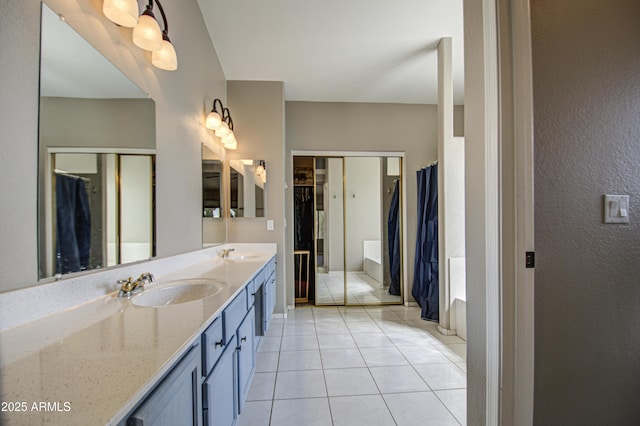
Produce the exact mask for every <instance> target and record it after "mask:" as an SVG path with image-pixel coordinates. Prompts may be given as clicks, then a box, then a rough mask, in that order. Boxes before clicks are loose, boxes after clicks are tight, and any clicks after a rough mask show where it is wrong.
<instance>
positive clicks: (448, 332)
mask: <svg viewBox="0 0 640 426" xmlns="http://www.w3.org/2000/svg"><path fill="white" fill-rule="evenodd" d="M438 331H439V332H440V334H442V335H443V336H455V335H456V334H457V333H456V331H455V330H450V329H448V328H443V327H440V324H438Z"/></svg>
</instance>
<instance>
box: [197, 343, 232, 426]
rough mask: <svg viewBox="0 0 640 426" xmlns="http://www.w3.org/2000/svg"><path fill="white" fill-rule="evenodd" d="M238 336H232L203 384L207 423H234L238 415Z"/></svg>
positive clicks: (204, 416) (204, 412)
mask: <svg viewBox="0 0 640 426" xmlns="http://www.w3.org/2000/svg"><path fill="white" fill-rule="evenodd" d="M236 371H237V368H236V336H235V335H234V336H232V337H231V340H229V342H228V343H227V346H226V347H225V349H224V352H223V353H222V355H221V356H220V358H219V359H218V362H217V364H216V366H215V367H214V368H213V370H212V372H211V375H209V377H208V378H207V379H206V380H205V381H204V384H203V385H202V405H203V407H202V408H203V419H204V424H205V425H213V424H216V425H218V424H219V425H234V424H235V423H236V419H237V417H238V407H237V399H238V398H237V389H238V385H237V378H236V376H237V374H236Z"/></svg>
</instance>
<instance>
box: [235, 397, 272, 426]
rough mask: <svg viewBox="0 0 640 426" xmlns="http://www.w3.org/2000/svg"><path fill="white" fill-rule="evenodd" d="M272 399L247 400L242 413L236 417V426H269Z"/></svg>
mask: <svg viewBox="0 0 640 426" xmlns="http://www.w3.org/2000/svg"><path fill="white" fill-rule="evenodd" d="M271 404H272V401H271V400H268V401H247V402H245V403H244V408H243V409H242V414H241V415H240V417H238V423H237V424H238V426H269V418H270V417H271Z"/></svg>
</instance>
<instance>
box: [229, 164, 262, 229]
mask: <svg viewBox="0 0 640 426" xmlns="http://www.w3.org/2000/svg"><path fill="white" fill-rule="evenodd" d="M266 189H267V165H266V163H265V161H264V160H231V161H230V162H229V217H232V218H233V217H265V214H266V208H265V199H266Z"/></svg>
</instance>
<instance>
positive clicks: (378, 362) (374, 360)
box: [360, 346, 409, 367]
mask: <svg viewBox="0 0 640 426" xmlns="http://www.w3.org/2000/svg"><path fill="white" fill-rule="evenodd" d="M360 353H361V354H362V357H363V358H364V361H365V362H366V363H367V366H368V367H385V366H391V365H409V363H408V362H407V360H406V359H405V358H404V356H402V353H400V351H399V350H398V349H396V348H395V347H393V346H389V347H383V348H360Z"/></svg>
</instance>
